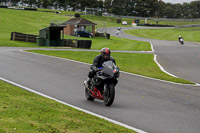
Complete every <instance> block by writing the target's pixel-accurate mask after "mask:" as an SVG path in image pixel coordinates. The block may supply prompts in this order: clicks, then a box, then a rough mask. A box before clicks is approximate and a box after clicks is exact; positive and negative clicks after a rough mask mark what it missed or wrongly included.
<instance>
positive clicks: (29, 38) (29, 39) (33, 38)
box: [10, 32, 38, 43]
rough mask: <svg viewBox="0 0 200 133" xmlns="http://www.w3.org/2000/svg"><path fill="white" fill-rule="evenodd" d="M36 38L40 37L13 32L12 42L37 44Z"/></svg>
mask: <svg viewBox="0 0 200 133" xmlns="http://www.w3.org/2000/svg"><path fill="white" fill-rule="evenodd" d="M36 37H38V36H37V35H31V34H24V33H19V32H11V39H10V40H16V41H24V42H32V43H36Z"/></svg>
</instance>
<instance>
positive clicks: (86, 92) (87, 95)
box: [85, 87, 94, 101]
mask: <svg viewBox="0 0 200 133" xmlns="http://www.w3.org/2000/svg"><path fill="white" fill-rule="evenodd" d="M85 97H86V99H87V100H89V101H94V98H93V97H92V96H91V93H90V91H89V90H88V89H87V88H86V87H85Z"/></svg>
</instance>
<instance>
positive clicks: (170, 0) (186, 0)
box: [162, 0, 197, 4]
mask: <svg viewBox="0 0 200 133" xmlns="http://www.w3.org/2000/svg"><path fill="white" fill-rule="evenodd" d="M162 1H164V2H165V3H167V2H169V3H173V4H174V3H183V2H187V3H190V2H192V1H197V0H162Z"/></svg>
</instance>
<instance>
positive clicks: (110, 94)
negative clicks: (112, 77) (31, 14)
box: [103, 85, 115, 106]
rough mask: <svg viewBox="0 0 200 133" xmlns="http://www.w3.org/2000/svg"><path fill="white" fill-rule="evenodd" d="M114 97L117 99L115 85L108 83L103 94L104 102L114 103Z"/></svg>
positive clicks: (107, 103)
mask: <svg viewBox="0 0 200 133" xmlns="http://www.w3.org/2000/svg"><path fill="white" fill-rule="evenodd" d="M105 87H106V86H105ZM114 99H115V86H114V85H107V89H106V88H104V94H103V101H104V104H105V105H106V106H110V105H112V103H113V101H114Z"/></svg>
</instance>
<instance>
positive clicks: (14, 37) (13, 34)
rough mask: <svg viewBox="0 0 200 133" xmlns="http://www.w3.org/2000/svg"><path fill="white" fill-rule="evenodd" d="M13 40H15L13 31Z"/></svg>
mask: <svg viewBox="0 0 200 133" xmlns="http://www.w3.org/2000/svg"><path fill="white" fill-rule="evenodd" d="M13 40H15V32H13Z"/></svg>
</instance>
